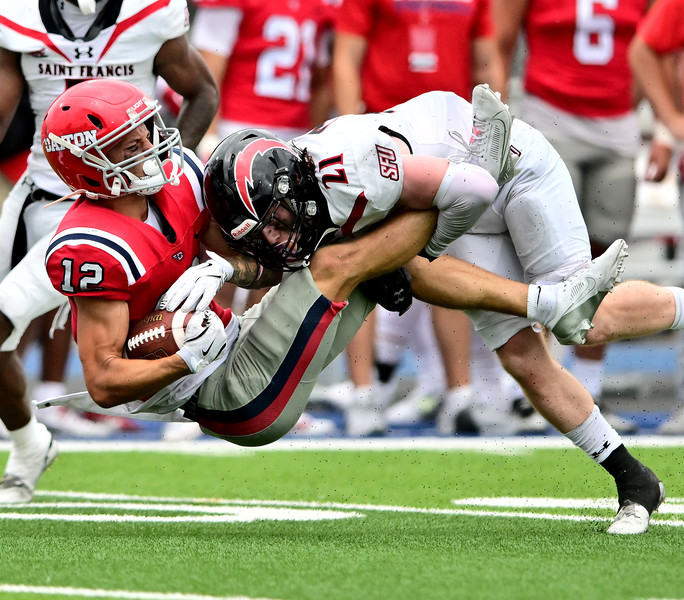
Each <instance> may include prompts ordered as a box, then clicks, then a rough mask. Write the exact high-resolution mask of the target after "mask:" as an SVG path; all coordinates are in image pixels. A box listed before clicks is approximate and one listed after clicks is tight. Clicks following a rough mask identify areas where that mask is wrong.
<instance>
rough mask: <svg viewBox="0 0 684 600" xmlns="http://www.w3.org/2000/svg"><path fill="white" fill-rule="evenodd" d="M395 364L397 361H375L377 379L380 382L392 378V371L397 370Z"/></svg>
mask: <svg viewBox="0 0 684 600" xmlns="http://www.w3.org/2000/svg"><path fill="white" fill-rule="evenodd" d="M397 366H398V365H397V363H381V362H376V363H375V368H376V369H377V371H378V380H379V381H380V383H387V382H388V381H389V380H390V379H392V375H394V371H396V370H397Z"/></svg>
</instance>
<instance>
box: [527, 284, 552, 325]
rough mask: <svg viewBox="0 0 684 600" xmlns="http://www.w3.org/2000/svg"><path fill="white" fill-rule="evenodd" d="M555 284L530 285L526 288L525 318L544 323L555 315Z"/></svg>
mask: <svg viewBox="0 0 684 600" xmlns="http://www.w3.org/2000/svg"><path fill="white" fill-rule="evenodd" d="M556 305H557V303H556V286H555V285H532V284H531V285H530V286H529V287H528V288H527V318H528V319H529V320H530V321H533V322H538V323H541V324H542V325H546V324H547V323H548V322H549V321H550V320H551V319H553V317H554V316H555V315H556Z"/></svg>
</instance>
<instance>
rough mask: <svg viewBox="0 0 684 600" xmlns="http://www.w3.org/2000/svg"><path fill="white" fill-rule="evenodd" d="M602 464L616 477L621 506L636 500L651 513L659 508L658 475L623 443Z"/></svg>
mask: <svg viewBox="0 0 684 600" xmlns="http://www.w3.org/2000/svg"><path fill="white" fill-rule="evenodd" d="M601 466H602V467H603V468H604V469H605V470H606V471H608V472H609V473H610V474H611V475H612V476H613V478H614V479H615V485H616V486H617V491H618V502H619V503H620V506H623V505H624V504H625V503H626V502H636V503H637V504H641V506H643V507H644V508H645V509H646V510H648V512H649V513H652V512H653V511H654V510H655V509H656V508H658V505H659V504H660V500H661V498H660V485H659V483H658V477H657V476H656V474H655V473H654V472H653V471H651V469H649V468H648V467H647V466H645V465H644V464H642V463H641V461H639V460H637V459H636V458H634V457H633V456H632V455H631V454H630V453H629V451H628V450H627V448H625V446H624V445H623V444H620V445H619V446H618V447H617V448H616V449H615V450H613V452H611V454H610V456H609V457H608V458H606V460H604V461H603V462H602V463H601Z"/></svg>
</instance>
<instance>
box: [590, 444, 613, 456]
mask: <svg viewBox="0 0 684 600" xmlns="http://www.w3.org/2000/svg"><path fill="white" fill-rule="evenodd" d="M609 447H610V442H603V446H602V447H601V448H600V449H599V450H597V451H596V452H592V453H591V457H592V458H598V457H599V456H601V454H603V452H604V451H605V450H608V448H609Z"/></svg>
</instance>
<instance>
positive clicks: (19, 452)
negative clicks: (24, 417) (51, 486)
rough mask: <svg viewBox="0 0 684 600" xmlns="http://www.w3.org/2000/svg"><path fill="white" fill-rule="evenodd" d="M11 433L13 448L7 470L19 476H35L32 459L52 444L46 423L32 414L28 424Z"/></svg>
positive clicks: (40, 454) (43, 452)
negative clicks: (42, 422) (39, 420)
mask: <svg viewBox="0 0 684 600" xmlns="http://www.w3.org/2000/svg"><path fill="white" fill-rule="evenodd" d="M9 435H10V439H11V440H12V444H13V448H12V451H11V452H10V456H9V459H8V460H7V467H6V468H5V472H6V473H11V474H12V475H18V476H19V477H29V478H33V477H34V476H35V473H34V471H35V465H34V464H32V461H35V460H36V459H37V458H38V457H40V456H42V455H43V454H45V451H46V449H47V447H48V445H49V444H50V439H51V436H50V432H49V431H48V430H47V428H46V427H45V425H42V424H41V423H39V422H38V421H37V420H36V417H35V415H32V416H31V420H30V421H29V422H28V423H27V424H26V425H24V426H23V427H20V428H19V429H15V430H14V431H10V432H9Z"/></svg>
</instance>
